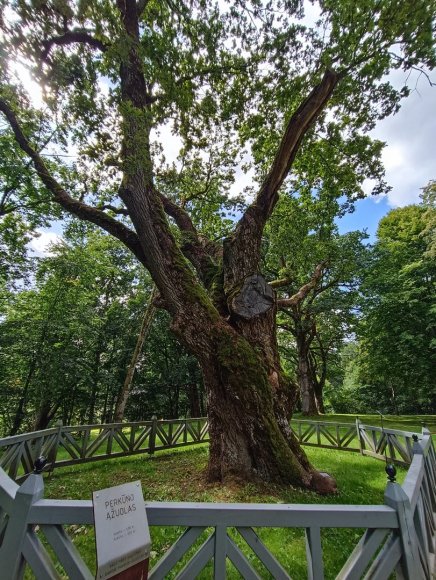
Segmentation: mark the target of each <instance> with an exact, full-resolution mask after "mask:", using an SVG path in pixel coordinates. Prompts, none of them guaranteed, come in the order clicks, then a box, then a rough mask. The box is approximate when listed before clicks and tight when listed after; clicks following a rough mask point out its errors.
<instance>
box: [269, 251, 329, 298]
mask: <svg viewBox="0 0 436 580" xmlns="http://www.w3.org/2000/svg"><path fill="white" fill-rule="evenodd" d="M324 267H325V262H321V263H320V264H318V266H317V267H316V268H315V271H314V273H313V274H312V278H311V279H310V281H309V282H308V283H307V284H304V286H302V287H301V288H300V289H299V290H298V292H296V293H295V294H294V295H293V296H291V297H290V298H283V299H281V300H277V307H278V308H284V307H289V306H290V307H294V306H298V304H300V303H301V302H302V301H303V300H304V299H305V298H306V297H307V295H308V294H309V292H310V291H311V290H313V288H315V287H316V285H317V284H318V282H319V280H320V278H321V276H322V273H323V269H324Z"/></svg>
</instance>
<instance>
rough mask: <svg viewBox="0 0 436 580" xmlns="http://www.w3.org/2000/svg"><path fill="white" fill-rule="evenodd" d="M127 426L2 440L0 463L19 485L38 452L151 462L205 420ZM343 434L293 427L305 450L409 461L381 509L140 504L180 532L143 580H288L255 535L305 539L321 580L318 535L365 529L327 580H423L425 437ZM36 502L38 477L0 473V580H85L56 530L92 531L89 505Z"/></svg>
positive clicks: (431, 536)
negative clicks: (234, 573) (231, 573)
mask: <svg viewBox="0 0 436 580" xmlns="http://www.w3.org/2000/svg"><path fill="white" fill-rule="evenodd" d="M126 425H128V426H127V427H126V426H125V424H123V425H98V426H79V427H61V426H59V427H57V428H55V429H49V430H47V431H41V432H39V433H31V434H26V435H20V436H17V437H11V438H6V439H3V440H1V441H0V451H1V450H3V454H2V456H1V460H0V462H1V463H0V464H1V465H2V466H4V467H6V468H7V469H8V471H9V473H10V474H11V475H14V477H15V478H17V479H21V478H23V474H24V471H26V472H29V471H30V468H31V467H32V464H33V459H34V457H35V456H36V455H37V454H39V453H40V452H46V453H47V452H48V455H49V456H50V453H51V463H50V464H49V467H50V468H53V467H61V466H62V465H71V464H72V463H79V462H83V461H90V460H95V459H103V458H107V457H114V456H115V457H116V456H120V455H129V454H133V453H143V452H151V451H154V450H155V449H163V448H170V447H174V446H176V445H179V444H190V443H197V442H198V441H205V440H206V438H207V437H206V434H207V424H206V422H205V420H204V419H195V420H186V421H185V420H182V421H157V420H154V421H152V422H149V424H148V423H147V424H136V423H135V424H126ZM132 427H133V431H132ZM347 429H348V430H349V429H350V426H349V425H348V426H343V425H342V426H341V425H336V424H333V425H332V424H329V425H328V428H327V427H326V424H320V425H319V426H317V425H314V423H310V422H300V424H299V425H298V424H297V425H296V426H294V430H295V431H296V433H297V434H298V436H299V438H300V440H301V441H302V442H303V443H306V444H313V445H322V446H326V447H335V448H342V449H344V450H346V449H349V450H351V449H352V448H351V447H350V444H351V442H352V440H354V439H355V442H359V443H358V444H357V445H356V447H355V449H353V450H355V451H358V452H361V453H365V452H368V453H369V454H370V455H373V456H375V457H380V456H382V457H383V458H384V453H385V451H386V453H387V454H388V455H392V456H393V457H392V458H393V459H394V460H396V461H398V462H401V463H404V464H407V463H410V467H409V469H408V473H407V476H406V479H405V481H404V483H403V485H402V486H400V485H399V484H397V483H392V482H389V483H388V484H387V487H386V492H385V504H384V505H373V506H367V505H366V506H363V505H362V506H359V505H352V506H351V505H292V504H290V505H283V504H280V505H274V504H207V503H155V502H151V503H147V504H146V509H147V516H148V521H149V524H150V525H151V526H166V527H171V526H176V527H182V528H184V531H183V532H182V533H181V535H180V537H179V538H178V540H177V541H176V542H175V543H174V544H173V545H172V546H171V547H170V548H169V549H168V551H167V552H166V553H165V554H164V556H163V557H162V558H161V559H160V560H159V561H158V562H157V563H156V564H155V566H154V567H153V569H152V570H151V573H150V578H152V579H158V578H166V577H167V575H168V574H169V573H170V571H171V570H173V569H174V568H175V567H176V565H177V564H178V563H179V562H180V561H181V560H182V559H184V560H187V561H186V562H185V561H184V566H183V568H182V569H181V570H180V571H179V572H178V574H177V576H176V577H177V578H179V579H182V578H183V579H189V580H191V579H193V578H196V577H197V576H198V575H199V574H200V573H201V571H202V570H203V569H204V568H205V566H206V565H207V564H208V563H209V562H210V561H213V570H214V572H213V577H214V578H215V579H224V578H226V560H227V559H229V560H230V561H231V562H232V563H233V565H234V567H235V568H236V569H237V570H238V571H239V573H240V574H241V576H242V577H243V578H247V579H252V578H253V579H254V578H263V577H265V578H267V577H268V578H270V577H272V578H274V579H285V578H290V576H289V573H288V571H286V570H285V569H284V568H283V566H282V565H281V564H280V563H279V562H278V561H277V559H276V558H275V556H274V555H273V554H272V553H271V552H270V551H269V549H268V548H267V547H266V546H265V545H264V544H263V543H262V541H261V540H260V538H259V536H258V534H257V533H256V530H257V529H258V528H262V527H274V528H278V527H280V528H304V529H305V537H306V557H307V570H308V578H311V579H316V580H318V579H319V580H321V579H323V578H324V565H323V553H322V542H321V530H322V529H323V528H364V529H365V532H364V534H363V536H362V537H361V539H360V540H359V542H358V543H357V545H356V547H355V549H354V550H353V552H352V553H351V554H350V556H349V558H348V560H347V562H346V563H345V565H344V567H343V569H342V571H341V572H340V573H339V575H338V576H337V578H339V579H345V578H346V579H358V578H368V579H380V580H381V579H388V578H390V576H391V575H392V573H396V574H397V577H399V578H408V579H410V580H420V579H426V580H430V579H431V578H432V570H434V558H435V537H436V534H435V529H436V528H435V513H436V457H435V451H434V447H433V443H432V439H431V435H430V433H429V432H428V430H426V429H424V430H423V432H422V434H421V435H420V436H419V437H417V436H415V440H414V441H413V440H412V435H413V434H412V433H405V432H401V431H393V430H384V432H382V430H380V429H378V428H375V427H369V426H363V425H361V424H360V423H357V424H356V427H355V429H356V436H355V437H352V433H351V431H348V432H347ZM95 430H98V433H96V432H95ZM132 432H133V434H132ZM120 433H123V435H120ZM327 433H328V434H327ZM153 443H154V446H153V445H152V444H153ZM53 450H55V453H54V452H53ZM43 492H44V482H43V478H42V475H39V474H30V475H29V476H28V477H27V478H26V479H25V481H24V483H22V485H21V486H19V485H18V483H16V482H15V481H13V479H12V478H11V477H10V476H9V475H7V473H6V472H5V471H4V469H1V468H0V577H1V578H2V579H4V580H16V579H20V578H23V574H24V569H25V567H26V565H28V566H29V567H30V569H31V570H33V573H34V574H35V576H36V578H37V579H38V580H39V579H41V580H45V579H50V580H53V579H58V578H60V577H61V576H60V575H59V573H58V572H57V570H56V568H55V564H60V565H61V566H62V568H63V569H64V570H65V574H66V577H67V578H71V579H73V580H76V579H77V580H84V579H91V578H93V575H92V574H91V572H90V570H89V569H88V568H87V566H86V565H85V563H84V562H83V560H82V558H81V556H80V554H79V553H78V551H77V549H76V547H75V546H74V544H73V542H72V541H71V539H70V537H69V536H68V534H67V533H66V531H65V526H69V525H72V524H77V525H83V524H89V525H92V524H93V510H92V504H91V502H90V501H73V500H50V499H44V497H43ZM235 535H237V536H239V537H240V539H242V541H243V543H245V544H246V549H245V550H242V549H241V548H240V542H239V541H235V540H236V538H235ZM203 536H204V540H203V543H202V544H201V546H199V547H197V548H196V549H195V553H194V554H193V555H192V554H191V553H190V554H189V557H188V556H187V553H188V552H189V550H190V549H191V548H192V546H194V544H195V543H196V541H198V539H199V538H201V537H203ZM191 551H192V550H191ZM247 551H251V552H252V556H254V557H256V558H257V559H258V560H259V561H260V562H261V563H262V565H263V569H264V570H265V574H264V575H262V576H260V575H259V572H258V571H256V570H255V568H254V567H253V565H252V558H251V557H250V558H248V557H247V555H246V553H247ZM211 575H212V573H211ZM64 577H65V576H64Z"/></svg>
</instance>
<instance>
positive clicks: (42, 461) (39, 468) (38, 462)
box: [33, 455, 47, 475]
mask: <svg viewBox="0 0 436 580" xmlns="http://www.w3.org/2000/svg"><path fill="white" fill-rule="evenodd" d="M46 464H47V459H46V458H45V457H44V455H40V456H39V457H37V458H36V459H35V463H34V466H33V473H36V474H37V475H38V474H40V473H42V472H43V471H44V467H45V466H46Z"/></svg>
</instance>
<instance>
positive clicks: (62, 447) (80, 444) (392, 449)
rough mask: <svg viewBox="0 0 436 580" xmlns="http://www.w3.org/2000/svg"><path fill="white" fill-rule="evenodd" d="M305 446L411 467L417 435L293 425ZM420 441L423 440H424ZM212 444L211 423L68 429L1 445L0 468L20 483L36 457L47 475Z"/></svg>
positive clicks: (204, 420) (327, 425)
mask: <svg viewBox="0 0 436 580" xmlns="http://www.w3.org/2000/svg"><path fill="white" fill-rule="evenodd" d="M291 428H292V430H293V431H294V433H295V435H296V437H297V439H298V441H299V442H300V444H301V445H308V446H315V447H323V448H326V449H338V450H340V451H352V452H360V453H361V454H363V455H369V456H371V457H375V458H377V459H383V460H384V459H386V458H388V459H389V460H390V461H392V462H393V463H397V464H399V465H403V466H408V465H409V464H410V462H411V461H412V455H413V454H412V448H413V437H416V436H417V435H415V434H414V433H412V432H408V431H397V430H393V429H381V428H380V427H374V426H371V425H364V424H363V423H361V422H360V421H359V420H356V423H355V424H351V425H350V424H349V423H331V422H321V421H302V420H299V421H292V422H291ZM419 437H420V435H419ZM208 441H209V432H208V421H207V418H206V417H200V418H195V419H174V420H173V419H171V420H158V419H157V418H156V417H153V419H152V420H151V421H141V422H133V423H108V424H105V425H100V424H97V425H76V426H64V425H62V423H59V424H58V425H57V426H56V427H53V428H51V429H46V430H45V431H35V432H33V433H25V434H23V435H15V436H13V437H5V438H3V439H0V467H1V468H2V469H3V470H4V471H6V472H7V473H8V475H9V476H10V477H11V478H12V479H14V480H17V481H21V480H22V479H23V478H24V477H25V476H26V475H27V474H29V473H31V472H32V470H33V464H34V461H35V459H36V458H37V457H39V456H40V455H44V456H45V457H46V458H47V460H48V461H47V467H46V469H47V470H48V471H52V470H53V469H55V468H59V467H66V466H69V465H75V464H78V463H87V462H89V461H99V460H103V459H109V458H111V457H123V456H128V455H137V454H141V453H149V454H153V453H154V452H155V451H159V450H163V449H172V448H174V447H185V446H187V445H193V444H198V443H206V442H208Z"/></svg>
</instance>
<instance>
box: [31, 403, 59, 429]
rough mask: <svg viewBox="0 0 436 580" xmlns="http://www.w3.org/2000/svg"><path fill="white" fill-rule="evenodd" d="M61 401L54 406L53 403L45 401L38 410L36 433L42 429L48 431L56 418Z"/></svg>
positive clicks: (34, 426)
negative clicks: (51, 422)
mask: <svg viewBox="0 0 436 580" xmlns="http://www.w3.org/2000/svg"><path fill="white" fill-rule="evenodd" d="M60 403H61V402H60V401H58V402H57V403H55V404H52V402H51V401H43V402H42V403H41V405H40V407H39V409H38V413H37V415H36V417H35V420H34V423H33V430H34V431H41V430H42V429H47V427H48V425H49V423H50V421H51V420H52V419H53V417H54V416H55V413H56V411H57V410H58V408H59V405H60Z"/></svg>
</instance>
